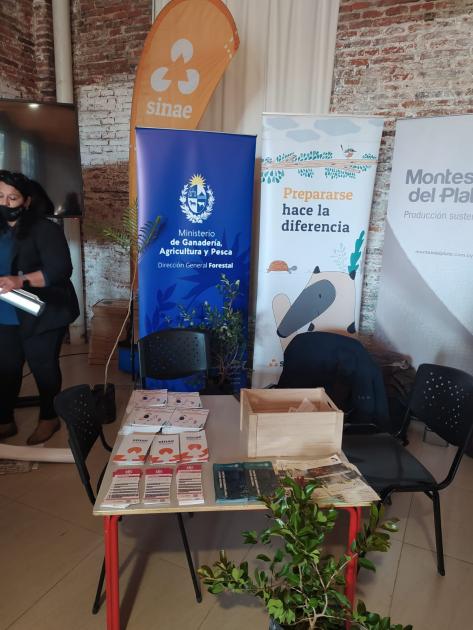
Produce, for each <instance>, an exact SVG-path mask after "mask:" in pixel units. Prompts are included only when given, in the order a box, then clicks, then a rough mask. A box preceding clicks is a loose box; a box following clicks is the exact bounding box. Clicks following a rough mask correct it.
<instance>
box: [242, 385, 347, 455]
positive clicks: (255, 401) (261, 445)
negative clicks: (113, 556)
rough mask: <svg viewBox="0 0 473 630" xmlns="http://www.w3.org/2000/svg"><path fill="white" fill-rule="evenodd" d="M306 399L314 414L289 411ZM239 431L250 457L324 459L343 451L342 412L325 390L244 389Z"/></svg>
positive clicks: (311, 412)
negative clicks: (312, 406) (311, 405)
mask: <svg viewBox="0 0 473 630" xmlns="http://www.w3.org/2000/svg"><path fill="white" fill-rule="evenodd" d="M304 398H307V399H308V400H309V401H310V402H311V403H312V404H313V405H314V407H315V410H314V411H309V412H294V411H289V409H290V408H291V407H295V408H297V407H298V406H299V405H300V404H301V402H302V401H303V400H304ZM240 431H241V437H242V440H243V446H244V447H245V446H246V450H247V456H248V457H276V456H280V457H293V456H304V457H324V456H326V455H331V454H332V453H338V452H339V451H340V450H341V445H342V431H343V411H340V410H339V409H338V408H337V407H336V406H335V404H334V403H333V402H332V401H331V400H330V398H329V397H328V396H327V394H326V393H325V390H324V389H323V388H317V389H242V390H241V399H240Z"/></svg>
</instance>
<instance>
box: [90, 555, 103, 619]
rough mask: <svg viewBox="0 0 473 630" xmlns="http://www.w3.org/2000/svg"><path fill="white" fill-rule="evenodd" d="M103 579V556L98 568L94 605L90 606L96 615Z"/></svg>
mask: <svg viewBox="0 0 473 630" xmlns="http://www.w3.org/2000/svg"><path fill="white" fill-rule="evenodd" d="M104 579H105V558H104V559H103V562H102V568H101V569H100V577H99V583H98V584H97V592H96V593H95V599H94V605H93V606H92V614H93V615H96V614H97V613H98V612H99V608H100V597H101V596H102V588H103V581H104Z"/></svg>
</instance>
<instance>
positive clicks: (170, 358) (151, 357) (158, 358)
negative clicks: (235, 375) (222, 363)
mask: <svg viewBox="0 0 473 630" xmlns="http://www.w3.org/2000/svg"><path fill="white" fill-rule="evenodd" d="M138 353H139V360H140V376H141V379H142V381H144V379H145V378H147V377H148V378H158V379H174V378H183V377H185V376H191V375H193V374H198V373H199V372H207V370H208V369H209V363H210V351H209V340H208V334H207V333H206V332H205V331H203V330H194V329H192V328H168V329H165V330H158V331H157V332H154V333H151V334H149V335H147V336H146V337H142V338H141V339H139V340H138Z"/></svg>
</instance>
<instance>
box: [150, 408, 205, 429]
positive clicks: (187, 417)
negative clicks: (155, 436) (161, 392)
mask: <svg viewBox="0 0 473 630" xmlns="http://www.w3.org/2000/svg"><path fill="white" fill-rule="evenodd" d="M208 415H209V410H208V409H180V408H176V409H174V411H173V413H172V416H171V418H170V419H169V422H166V423H165V424H163V428H162V429H161V431H162V433H181V431H200V430H201V429H203V428H204V425H205V423H206V421H207V416H208Z"/></svg>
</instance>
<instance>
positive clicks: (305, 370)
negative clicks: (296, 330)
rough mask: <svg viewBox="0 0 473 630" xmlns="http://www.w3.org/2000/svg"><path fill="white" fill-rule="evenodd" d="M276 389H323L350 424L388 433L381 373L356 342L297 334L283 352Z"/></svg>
mask: <svg viewBox="0 0 473 630" xmlns="http://www.w3.org/2000/svg"><path fill="white" fill-rule="evenodd" d="M278 387H323V388H324V389H325V390H326V392H327V394H328V395H329V396H330V398H332V400H333V401H334V402H335V404H336V405H337V406H338V407H339V408H340V409H342V410H343V411H345V412H350V414H349V420H350V422H353V423H370V422H371V423H374V424H376V426H377V427H378V429H380V430H382V431H389V432H390V431H391V422H390V419H389V411H388V403H387V397H386V391H385V388H384V382H383V377H382V374H381V370H380V368H379V367H378V365H377V364H376V363H375V361H374V360H373V359H372V357H371V355H370V354H369V352H368V351H367V350H366V348H365V347H364V346H363V344H361V343H360V342H359V341H358V340H357V339H354V338H353V337H347V336H345V335H339V334H336V333H329V332H306V333H301V334H299V335H296V336H295V337H294V339H292V341H291V342H290V343H289V345H288V346H287V348H286V350H285V352H284V367H283V371H282V374H281V376H280V378H279V382H278Z"/></svg>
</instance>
